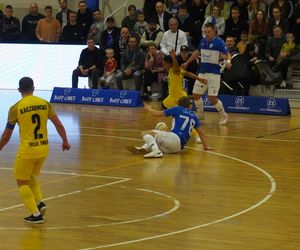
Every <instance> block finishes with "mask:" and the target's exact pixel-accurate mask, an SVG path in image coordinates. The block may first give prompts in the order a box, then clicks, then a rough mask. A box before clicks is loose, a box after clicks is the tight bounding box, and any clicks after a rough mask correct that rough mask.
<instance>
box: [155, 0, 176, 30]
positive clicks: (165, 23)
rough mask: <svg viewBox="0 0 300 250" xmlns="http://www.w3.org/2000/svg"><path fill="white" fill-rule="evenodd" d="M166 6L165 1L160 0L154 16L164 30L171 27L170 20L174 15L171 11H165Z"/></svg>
mask: <svg viewBox="0 0 300 250" xmlns="http://www.w3.org/2000/svg"><path fill="white" fill-rule="evenodd" d="M164 8H165V6H164V2H163V1H158V2H157V3H156V5H155V10H156V12H155V14H154V16H153V18H155V20H156V23H157V24H158V25H159V27H160V29H161V30H162V31H163V32H165V31H167V30H168V29H169V20H170V18H172V15H171V14H170V13H169V12H166V11H164Z"/></svg>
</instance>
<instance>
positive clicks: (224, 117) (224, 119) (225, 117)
mask: <svg viewBox="0 0 300 250" xmlns="http://www.w3.org/2000/svg"><path fill="white" fill-rule="evenodd" d="M227 120H228V115H227V114H226V113H225V114H224V115H222V118H221V120H220V121H219V125H226V124H227Z"/></svg>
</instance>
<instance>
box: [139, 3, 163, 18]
mask: <svg viewBox="0 0 300 250" xmlns="http://www.w3.org/2000/svg"><path fill="white" fill-rule="evenodd" d="M157 2H163V1H162V0H145V1H144V7H143V10H144V13H145V20H146V21H149V20H150V19H151V17H152V16H153V13H155V6H156V3H157Z"/></svg>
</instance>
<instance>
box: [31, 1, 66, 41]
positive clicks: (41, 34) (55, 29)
mask: <svg viewBox="0 0 300 250" xmlns="http://www.w3.org/2000/svg"><path fill="white" fill-rule="evenodd" d="M44 10H45V18H43V19H41V20H39V21H38V24H37V26H36V30H35V34H36V37H37V38H38V39H39V41H40V42H43V43H56V42H58V40H59V36H60V32H61V28H60V23H59V21H57V20H56V19H55V18H54V17H53V10H52V7H51V6H46V7H45V9H44Z"/></svg>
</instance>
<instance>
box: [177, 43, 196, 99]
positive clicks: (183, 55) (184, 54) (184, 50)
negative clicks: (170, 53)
mask: <svg viewBox="0 0 300 250" xmlns="http://www.w3.org/2000/svg"><path fill="white" fill-rule="evenodd" d="M190 57H191V53H190V51H189V47H187V46H185V45H183V46H181V48H180V54H179V55H178V56H177V62H178V64H179V66H181V64H183V63H185V62H187V60H188V59H189V58H190ZM197 69H198V63H197V60H193V61H192V62H191V63H190V64H189V65H188V66H187V68H186V70H187V71H188V72H191V73H193V74H197ZM183 79H184V81H185V82H186V83H187V85H185V88H186V91H187V93H188V95H189V96H191V95H193V88H194V84H195V79H194V78H191V77H184V78H183Z"/></svg>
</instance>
